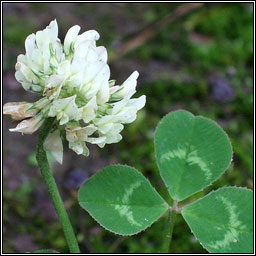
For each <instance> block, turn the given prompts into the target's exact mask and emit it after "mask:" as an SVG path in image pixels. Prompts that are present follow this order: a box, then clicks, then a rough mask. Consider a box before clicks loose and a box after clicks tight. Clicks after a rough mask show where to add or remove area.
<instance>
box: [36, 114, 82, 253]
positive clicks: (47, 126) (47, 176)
mask: <svg viewBox="0 0 256 256" xmlns="http://www.w3.org/2000/svg"><path fill="white" fill-rule="evenodd" d="M54 121H55V119H54V118H48V119H46V121H45V123H44V125H43V127H42V128H41V130H40V133H39V138H38V143H37V150H36V159H37V162H38V165H39V167H40V171H41V174H42V176H43V179H44V182H45V184H46V186H47V189H48V192H49V194H50V197H51V200H52V203H53V205H54V207H55V210H56V212H57V214H58V217H59V221H60V223H61V226H62V229H63V231H64V235H65V237H66V240H67V243H68V247H69V250H70V252H71V253H79V252H80V250H79V247H78V243H77V240H76V237H75V234H74V231H73V228H72V225H71V223H70V220H69V218H68V215H67V212H66V210H65V207H64V204H63V202H62V199H61V197H60V193H59V190H58V187H57V184H56V182H55V180H54V177H53V175H52V172H51V171H50V167H49V163H48V159H47V156H46V152H45V150H44V147H43V144H44V141H45V139H46V137H47V136H48V134H49V132H50V130H51V128H52V126H53V123H54Z"/></svg>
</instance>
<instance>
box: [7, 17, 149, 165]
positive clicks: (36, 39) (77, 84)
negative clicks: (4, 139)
mask: <svg viewBox="0 0 256 256" xmlns="http://www.w3.org/2000/svg"><path fill="white" fill-rule="evenodd" d="M79 31H80V27H79V26H78V25H75V26H73V27H71V28H70V29H69V31H68V32H67V34H66V36H65V39H64V45H62V44H61V41H60V39H59V38H58V24H57V22H56V20H54V21H52V22H51V23H50V25H49V26H47V27H46V28H45V29H44V30H42V31H38V32H37V33H36V34H31V35H29V36H28V37H27V39H26V41H25V50H26V54H25V55H23V54H21V55H19V56H18V58H17V63H16V66H15V68H16V73H15V77H16V79H17V81H18V82H20V83H21V84H22V86H23V88H24V89H25V90H27V91H30V92H33V93H38V94H40V95H41V96H42V98H41V99H40V100H39V101H37V102H35V103H28V102H11V103H7V104H5V105H4V108H3V113H4V114H10V115H11V116H12V118H13V119H15V120H23V119H25V120H23V121H21V122H20V123H19V124H18V125H17V127H16V128H14V129H10V131H16V132H21V133H24V134H31V133H33V132H35V131H36V130H37V129H38V128H39V127H40V126H41V125H42V123H43V122H44V120H45V119H46V118H47V117H55V118H56V125H55V126H54V128H53V130H52V131H51V133H50V134H49V136H48V137H47V139H46V141H45V143H44V147H45V149H46V150H49V151H51V152H52V155H53V156H54V157H55V159H56V160H57V161H58V162H60V163H62V159H63V145H62V140H61V137H60V131H65V134H66V135H65V136H66V140H67V141H68V143H69V148H70V149H72V150H73V151H75V152H76V153H77V154H83V155H85V156H88V155H89V150H88V148H87V146H86V142H88V143H92V144H97V145H98V146H99V147H104V146H105V144H110V143H116V142H119V141H120V140H121V139H122V136H121V135H120V132H121V131H122V130H123V128H124V126H123V124H127V123H131V122H133V121H134V120H135V119H136V115H137V111H138V110H140V109H141V108H143V107H144V105H145V102H146V97H145V95H143V96H141V97H139V98H131V97H132V96H133V95H134V94H135V92H136V85H137V78H138V76H139V73H138V72H137V71H135V72H133V73H132V74H131V75H130V76H129V78H128V79H127V80H126V81H124V82H123V84H121V85H115V80H109V79H110V69H109V66H108V64H107V51H106V49H105V47H103V46H96V41H97V40H98V39H99V38H100V36H99V34H98V32H96V31H95V30H89V31H86V32H84V33H82V34H80V35H79Z"/></svg>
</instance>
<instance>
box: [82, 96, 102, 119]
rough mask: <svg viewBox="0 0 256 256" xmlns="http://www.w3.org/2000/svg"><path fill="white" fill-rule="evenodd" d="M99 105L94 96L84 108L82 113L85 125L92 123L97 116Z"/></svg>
mask: <svg viewBox="0 0 256 256" xmlns="http://www.w3.org/2000/svg"><path fill="white" fill-rule="evenodd" d="M97 108H98V105H97V102H96V97H95V96H94V97H93V98H92V99H91V100H90V101H89V102H88V103H87V104H86V105H85V106H84V107H83V112H82V117H83V121H84V122H85V123H88V122H90V121H91V120H92V119H94V117H95V116H96V111H97Z"/></svg>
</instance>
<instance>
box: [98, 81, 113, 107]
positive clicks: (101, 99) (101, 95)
mask: <svg viewBox="0 0 256 256" xmlns="http://www.w3.org/2000/svg"><path fill="white" fill-rule="evenodd" d="M103 79H105V77H103ZM109 96H110V93H109V85H108V80H105V81H102V83H101V87H100V89H99V91H98V93H97V103H98V104H103V103H105V102H107V101H108V100H109Z"/></svg>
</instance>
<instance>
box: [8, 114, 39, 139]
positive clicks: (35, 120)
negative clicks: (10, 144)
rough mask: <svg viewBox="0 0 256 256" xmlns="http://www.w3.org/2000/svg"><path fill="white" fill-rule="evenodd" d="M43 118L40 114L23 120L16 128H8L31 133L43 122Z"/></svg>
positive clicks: (12, 130) (13, 130)
mask: <svg viewBox="0 0 256 256" xmlns="http://www.w3.org/2000/svg"><path fill="white" fill-rule="evenodd" d="M43 122H44V119H43V117H42V115H41V114H38V115H37V116H34V117H32V118H30V119H26V120H23V121H22V122H20V123H19V124H18V125H17V127H16V128H13V129H9V131H10V132H21V133H25V134H32V133H33V132H35V131H36V130H38V128H39V127H40V126H41V125H42V124H43Z"/></svg>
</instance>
